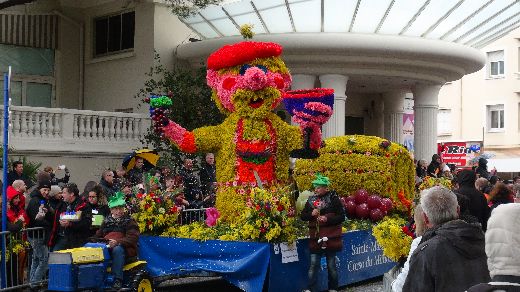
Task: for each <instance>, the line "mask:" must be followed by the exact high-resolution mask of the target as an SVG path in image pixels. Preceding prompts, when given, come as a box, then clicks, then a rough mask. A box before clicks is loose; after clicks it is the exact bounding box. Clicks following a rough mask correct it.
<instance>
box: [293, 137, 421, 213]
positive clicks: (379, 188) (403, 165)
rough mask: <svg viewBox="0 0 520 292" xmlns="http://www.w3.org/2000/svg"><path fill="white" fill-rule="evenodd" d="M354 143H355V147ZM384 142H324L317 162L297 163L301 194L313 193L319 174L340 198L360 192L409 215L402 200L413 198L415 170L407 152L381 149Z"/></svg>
mask: <svg viewBox="0 0 520 292" xmlns="http://www.w3.org/2000/svg"><path fill="white" fill-rule="evenodd" d="M352 141H355V143H352ZM382 141H383V139H381V138H378V137H373V136H361V135H353V136H340V137H332V138H329V139H326V140H325V147H323V148H320V149H319V153H320V157H318V158H317V159H314V160H304V159H298V160H297V161H296V167H295V169H294V177H295V179H296V182H297V184H298V188H299V189H300V190H307V189H311V181H312V180H313V178H314V176H315V174H316V173H318V172H319V173H321V174H323V175H325V176H327V177H329V178H330V180H331V183H332V185H331V188H332V189H334V190H336V191H337V192H338V194H339V195H340V196H348V195H350V194H351V193H353V192H354V191H356V190H358V189H361V188H363V189H366V190H367V191H368V192H369V193H372V194H379V195H381V196H382V197H388V198H390V199H392V201H393V202H394V205H395V206H396V208H397V210H400V211H403V212H404V211H408V206H406V204H404V202H403V201H402V200H400V199H399V197H398V194H399V193H400V192H402V194H403V196H404V198H406V199H407V200H410V199H411V198H413V196H414V183H415V168H414V165H413V161H412V159H411V158H410V156H409V154H408V151H407V150H406V149H405V148H403V147H402V146H400V145H398V144H397V143H392V144H391V145H389V147H388V148H386V149H385V148H382V147H380V146H379V145H380V143H381V142H382Z"/></svg>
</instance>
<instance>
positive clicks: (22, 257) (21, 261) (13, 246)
mask: <svg viewBox="0 0 520 292" xmlns="http://www.w3.org/2000/svg"><path fill="white" fill-rule="evenodd" d="M0 238H1V239H2V241H1V242H3V244H4V248H5V250H6V259H7V260H6V261H5V274H3V275H1V278H2V282H3V281H4V280H5V283H6V287H5V288H3V289H0V291H12V290H21V289H22V288H27V287H29V286H40V285H44V284H45V283H46V282H47V279H46V277H47V273H46V271H45V272H44V273H43V279H41V280H40V281H38V282H33V283H30V274H31V273H30V269H31V258H32V247H31V245H30V244H29V241H28V238H31V239H37V240H42V241H43V239H44V238H45V230H44V229H43V228H42V227H35V228H27V229H22V230H21V231H18V232H9V231H4V232H0ZM0 263H1V262H0Z"/></svg>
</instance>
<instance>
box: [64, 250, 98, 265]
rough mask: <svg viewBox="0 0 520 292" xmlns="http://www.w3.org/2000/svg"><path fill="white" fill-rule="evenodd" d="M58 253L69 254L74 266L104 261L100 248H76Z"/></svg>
mask: <svg viewBox="0 0 520 292" xmlns="http://www.w3.org/2000/svg"><path fill="white" fill-rule="evenodd" d="M58 252H59V253H70V254H71V256H72V262H73V263H74V264H87V263H97V262H101V261H103V260H104V259H105V257H104V256H103V249H102V248H100V247H78V248H72V249H65V250H60V251H58Z"/></svg>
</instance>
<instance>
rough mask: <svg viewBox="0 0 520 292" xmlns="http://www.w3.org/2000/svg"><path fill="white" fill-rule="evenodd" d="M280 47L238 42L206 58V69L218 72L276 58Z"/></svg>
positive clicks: (269, 44) (280, 52)
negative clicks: (262, 59)
mask: <svg viewBox="0 0 520 292" xmlns="http://www.w3.org/2000/svg"><path fill="white" fill-rule="evenodd" d="M281 54H282V46H280V45H279V44H275V43H266V42H240V43H237V44H233V45H225V46H223V47H222V48H220V49H218V50H217V51H216V52H214V53H213V54H211V55H210V56H209V58H208V69H213V70H220V69H222V68H229V67H233V66H237V65H241V64H246V63H248V62H251V61H253V60H254V59H257V58H260V59H261V58H267V57H278V56H280V55H281Z"/></svg>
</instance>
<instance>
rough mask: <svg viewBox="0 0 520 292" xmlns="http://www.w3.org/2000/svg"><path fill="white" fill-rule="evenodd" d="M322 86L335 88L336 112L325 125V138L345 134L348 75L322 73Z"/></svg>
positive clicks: (323, 129)
mask: <svg viewBox="0 0 520 292" xmlns="http://www.w3.org/2000/svg"><path fill="white" fill-rule="evenodd" d="M320 81H321V87H322V88H332V89H334V113H333V114H332V117H330V120H329V121H328V122H327V123H325V125H323V128H322V131H323V138H328V137H334V136H343V135H345V102H346V101H347V96H346V91H347V82H348V76H345V75H339V74H326V75H320Z"/></svg>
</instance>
